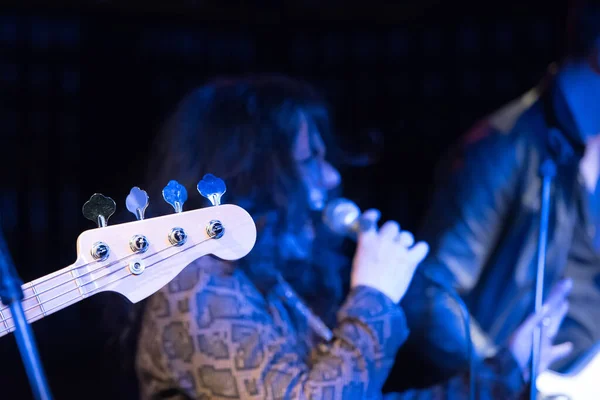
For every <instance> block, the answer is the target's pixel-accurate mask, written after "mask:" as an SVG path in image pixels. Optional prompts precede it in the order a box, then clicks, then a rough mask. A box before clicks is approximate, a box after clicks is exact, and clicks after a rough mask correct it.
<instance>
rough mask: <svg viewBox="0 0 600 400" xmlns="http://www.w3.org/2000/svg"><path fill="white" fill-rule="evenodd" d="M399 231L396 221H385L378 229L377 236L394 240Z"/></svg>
mask: <svg viewBox="0 0 600 400" xmlns="http://www.w3.org/2000/svg"><path fill="white" fill-rule="evenodd" d="M398 232H400V225H399V224H398V223H397V222H396V221H386V223H385V224H383V225H382V226H381V229H379V237H381V238H382V239H386V240H390V241H392V240H394V239H395V238H396V237H397V236H398Z"/></svg>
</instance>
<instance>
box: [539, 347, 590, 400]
mask: <svg viewBox="0 0 600 400" xmlns="http://www.w3.org/2000/svg"><path fill="white" fill-rule="evenodd" d="M537 389H538V393H539V394H538V398H539V399H540V400H544V399H547V400H550V399H556V400H558V399H560V400H567V399H570V400H599V399H600V342H598V343H596V345H595V346H594V347H592V348H591V349H590V350H589V351H588V352H587V353H586V354H585V355H584V356H583V357H581V359H580V360H578V361H577V362H576V363H575V365H574V366H573V367H572V368H571V369H570V370H569V371H568V372H566V373H564V374H561V373H558V372H554V371H546V372H544V373H543V374H540V376H539V377H538V379H537Z"/></svg>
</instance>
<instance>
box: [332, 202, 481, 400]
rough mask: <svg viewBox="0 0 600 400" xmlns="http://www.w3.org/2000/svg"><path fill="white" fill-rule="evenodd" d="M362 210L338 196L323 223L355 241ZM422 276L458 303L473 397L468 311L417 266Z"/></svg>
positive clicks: (453, 293) (444, 286)
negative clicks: (465, 341)
mask: <svg viewBox="0 0 600 400" xmlns="http://www.w3.org/2000/svg"><path fill="white" fill-rule="evenodd" d="M361 214H362V212H361V211H360V208H359V207H358V206H357V205H356V203H354V202H353V201H352V200H349V199H346V198H343V197H339V198H337V199H333V200H331V201H329V202H328V203H327V205H326V206H325V208H324V209H323V214H322V219H323V223H324V224H325V225H326V226H327V227H328V228H329V229H330V230H331V231H332V232H334V233H336V234H338V235H342V236H345V237H347V238H350V239H352V240H354V241H356V237H357V233H358V231H359V229H360V217H361ZM415 273H418V274H419V275H421V276H422V277H424V278H425V279H426V280H427V281H429V282H431V283H433V284H434V285H435V286H437V287H438V288H440V289H442V290H443V291H444V292H446V293H447V294H448V295H449V296H450V297H452V298H453V299H454V301H455V302H456V303H457V304H458V306H459V308H460V309H461V312H462V314H463V323H464V325H465V328H464V329H465V333H466V336H467V347H468V349H467V351H468V353H469V355H468V357H469V370H470V376H469V379H470V385H469V386H470V387H469V398H470V399H475V375H474V360H473V339H472V338H471V322H470V313H469V310H468V309H467V306H466V304H465V303H464V301H463V300H462V298H461V297H460V296H459V295H458V293H457V292H456V291H455V290H454V288H453V287H452V286H450V285H449V284H448V283H447V282H444V281H442V280H439V279H438V278H437V276H434V275H433V272H432V271H429V270H424V269H422V268H418V267H417V269H416V270H415Z"/></svg>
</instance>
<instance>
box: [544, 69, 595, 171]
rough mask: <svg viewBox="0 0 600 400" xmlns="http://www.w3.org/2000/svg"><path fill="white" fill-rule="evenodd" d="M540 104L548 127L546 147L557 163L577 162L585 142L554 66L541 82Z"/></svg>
mask: <svg viewBox="0 0 600 400" xmlns="http://www.w3.org/2000/svg"><path fill="white" fill-rule="evenodd" d="M542 93H543V94H542V98H541V101H542V106H543V110H544V119H545V121H546V125H547V127H548V132H549V133H548V149H549V151H550V152H551V153H552V154H553V155H554V157H555V160H556V161H557V162H558V163H559V164H567V163H568V164H571V163H577V164H578V163H579V160H581V158H582V157H583V155H584V152H585V144H584V143H583V140H582V139H581V134H580V132H579V129H578V127H577V124H576V123H575V119H574V118H573V114H572V112H571V109H570V108H569V105H568V103H567V100H566V99H565V96H564V94H563V92H562V90H561V88H560V86H559V85H558V83H557V80H556V71H555V68H551V69H550V71H549V73H548V76H547V77H546V78H545V79H544V82H542Z"/></svg>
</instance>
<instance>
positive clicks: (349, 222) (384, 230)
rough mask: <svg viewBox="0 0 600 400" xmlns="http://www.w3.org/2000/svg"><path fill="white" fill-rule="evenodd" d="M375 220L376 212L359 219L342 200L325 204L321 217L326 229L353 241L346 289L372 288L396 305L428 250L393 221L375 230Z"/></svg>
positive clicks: (352, 208)
mask: <svg viewBox="0 0 600 400" xmlns="http://www.w3.org/2000/svg"><path fill="white" fill-rule="evenodd" d="M379 218H380V213H379V211H377V210H368V211H366V212H365V213H364V214H362V215H361V214H360V210H359V209H358V207H357V206H356V205H355V204H354V203H352V202H351V201H350V200H346V199H337V200H334V201H333V202H331V203H329V204H328V205H327V207H326V208H325V211H324V214H323V220H324V222H325V224H326V225H327V226H329V227H330V229H332V230H333V231H334V232H336V233H340V234H343V235H346V236H351V237H355V238H356V240H357V246H356V252H355V253H354V259H353V261H352V274H351V278H350V286H351V287H356V286H361V285H364V286H368V287H372V288H374V289H377V290H379V291H381V292H382V293H383V294H385V295H386V296H388V297H389V298H390V299H391V300H392V301H394V302H396V303H398V302H400V300H401V299H402V297H403V296H404V294H405V293H406V291H407V289H408V286H409V285H410V282H411V280H412V277H413V275H414V273H415V270H416V268H417V266H418V265H419V264H420V263H421V261H423V259H424V258H425V256H426V255H427V253H428V252H429V246H428V245H427V243H425V242H418V243H416V244H415V243H414V238H413V235H412V234H411V233H410V232H407V231H401V230H400V226H399V225H398V223H397V222H395V221H387V222H386V223H384V224H383V225H382V226H381V228H380V229H378V227H377V223H378V221H379Z"/></svg>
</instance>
